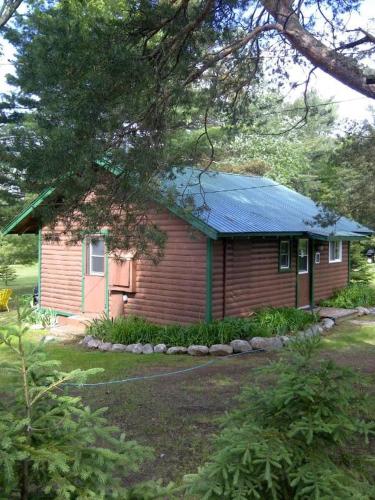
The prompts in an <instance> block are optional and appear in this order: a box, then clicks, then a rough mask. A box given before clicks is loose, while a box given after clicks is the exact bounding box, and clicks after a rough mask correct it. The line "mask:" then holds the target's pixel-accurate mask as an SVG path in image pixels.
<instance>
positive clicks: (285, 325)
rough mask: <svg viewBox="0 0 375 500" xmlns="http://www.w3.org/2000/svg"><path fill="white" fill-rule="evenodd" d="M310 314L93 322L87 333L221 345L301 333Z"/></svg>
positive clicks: (116, 339) (122, 339)
mask: <svg viewBox="0 0 375 500" xmlns="http://www.w3.org/2000/svg"><path fill="white" fill-rule="evenodd" d="M316 319H317V318H316V316H315V315H314V314H310V313H307V312H305V311H301V310H298V309H293V308H287V307H285V308H267V309H263V310H260V311H259V312H258V313H256V314H255V315H253V316H249V317H247V318H246V317H245V318H226V319H224V320H222V321H213V322H212V323H198V324H193V325H188V326H181V325H167V326H162V325H156V324H153V323H150V322H149V321H147V320H145V319H143V318H138V317H133V316H129V317H124V316H120V317H118V318H116V319H113V318H109V317H103V318H101V319H94V320H93V321H92V322H91V324H90V325H89V327H88V333H90V334H91V335H94V336H95V337H98V338H100V339H103V340H106V341H108V342H113V343H122V344H133V343H136V342H141V343H151V344H159V343H164V344H167V345H171V346H185V347H188V346H189V345H192V344H200V345H202V344H203V345H208V346H210V345H213V344H225V343H229V342H230V341H232V340H235V339H239V338H242V339H247V338H250V337H256V336H260V337H270V336H273V335H285V334H287V333H295V332H297V331H298V330H303V329H304V328H305V327H306V326H308V325H310V324H311V323H313V322H314V321H316Z"/></svg>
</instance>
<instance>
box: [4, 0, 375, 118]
mask: <svg viewBox="0 0 375 500" xmlns="http://www.w3.org/2000/svg"><path fill="white" fill-rule="evenodd" d="M359 26H361V27H362V28H364V29H366V28H367V30H368V31H370V32H372V33H375V0H364V1H363V3H362V6H361V11H360V13H358V14H357V13H355V14H352V16H351V18H350V20H349V22H348V27H349V28H351V29H353V28H358V27H359ZM0 44H1V47H2V51H3V54H2V56H1V57H0V93H3V92H6V91H8V90H9V86H8V85H7V83H6V74H7V73H12V69H13V67H12V64H11V60H12V57H13V50H12V47H11V46H10V45H9V44H8V43H7V42H6V41H5V40H2V39H1V38H0ZM369 63H370V64H371V66H372V67H374V68H375V62H374V61H372V63H371V61H369ZM301 71H302V70H301V69H300V68H298V67H295V66H294V67H293V68H291V71H290V74H291V77H292V79H293V80H297V81H298V80H302V79H303V76H304V75H303V73H302V72H301ZM311 88H313V89H315V90H316V91H317V93H318V94H319V95H320V96H321V97H322V98H323V99H327V101H328V100H329V99H333V100H334V101H344V102H340V103H338V104H337V112H338V118H339V120H340V121H343V122H345V121H347V120H358V121H360V120H364V119H371V116H373V114H374V112H373V111H372V112H371V109H370V106H373V110H374V109H375V103H374V101H373V99H370V98H367V97H364V96H363V95H362V94H359V93H358V92H356V91H354V90H352V89H350V88H348V87H347V86H345V85H344V84H342V83H340V82H338V81H337V80H335V79H334V78H332V77H331V76H329V75H327V74H326V73H324V72H323V71H321V70H319V69H318V70H316V72H315V73H314V75H313V77H312V80H311ZM295 97H298V95H295Z"/></svg>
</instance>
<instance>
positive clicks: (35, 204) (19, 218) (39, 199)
mask: <svg viewBox="0 0 375 500" xmlns="http://www.w3.org/2000/svg"><path fill="white" fill-rule="evenodd" d="M55 189H56V188H54V187H49V188H46V189H44V191H42V192H41V193H40V195H39V196H37V197H36V198H35V199H34V200H33V201H32V202H31V203H30V204H29V205H28V206H27V207H25V208H24V209H23V210H22V212H20V213H19V214H18V215H17V216H16V217H14V219H13V220H11V221H10V222H9V223H8V224H7V225H6V226H5V227H4V228H3V229H2V230H1V234H2V235H3V236H6V235H7V234H9V233H10V232H11V231H12V230H13V229H14V228H15V227H16V226H17V225H18V224H19V223H20V222H21V221H23V219H25V218H26V217H27V216H28V215H30V214H31V213H32V212H33V211H34V210H35V209H36V208H37V207H38V206H39V205H41V204H42V203H43V201H44V200H45V199H46V198H48V197H49V196H50V195H51V194H52V193H53V192H54V191H55Z"/></svg>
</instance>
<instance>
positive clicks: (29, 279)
mask: <svg viewBox="0 0 375 500" xmlns="http://www.w3.org/2000/svg"><path fill="white" fill-rule="evenodd" d="M12 267H13V268H14V270H15V271H16V273H17V279H16V280H15V281H13V283H11V284H10V288H13V290H14V291H15V293H17V294H20V295H22V294H25V293H33V290H34V287H35V286H36V285H37V284H38V264H32V265H27V266H22V265H15V266H12Z"/></svg>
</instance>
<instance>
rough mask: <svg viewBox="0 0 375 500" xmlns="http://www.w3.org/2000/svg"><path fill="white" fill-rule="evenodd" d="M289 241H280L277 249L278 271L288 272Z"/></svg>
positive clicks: (289, 263)
mask: <svg viewBox="0 0 375 500" xmlns="http://www.w3.org/2000/svg"><path fill="white" fill-rule="evenodd" d="M290 261H291V259H290V240H280V247H279V270H280V271H290V267H291V262H290Z"/></svg>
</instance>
